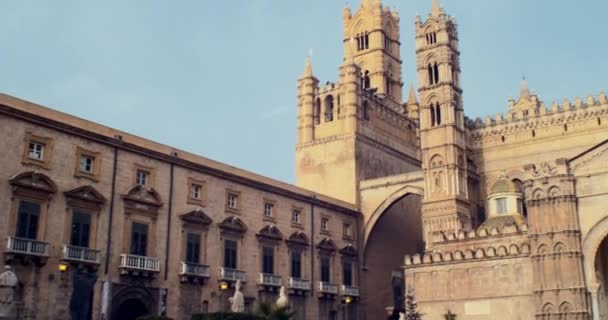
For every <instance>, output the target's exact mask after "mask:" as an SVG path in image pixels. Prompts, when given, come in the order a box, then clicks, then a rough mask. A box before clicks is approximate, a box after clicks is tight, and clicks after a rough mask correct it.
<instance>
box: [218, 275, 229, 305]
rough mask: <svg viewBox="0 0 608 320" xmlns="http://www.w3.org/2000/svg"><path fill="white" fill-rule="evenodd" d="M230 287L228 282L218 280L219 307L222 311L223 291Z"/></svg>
mask: <svg viewBox="0 0 608 320" xmlns="http://www.w3.org/2000/svg"><path fill="white" fill-rule="evenodd" d="M228 288H230V284H228V282H226V281H222V282H220V309H221V311H224V305H225V303H224V292H225V291H226V290H228Z"/></svg>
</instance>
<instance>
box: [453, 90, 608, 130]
mask: <svg viewBox="0 0 608 320" xmlns="http://www.w3.org/2000/svg"><path fill="white" fill-rule="evenodd" d="M589 107H608V97H607V96H606V94H605V93H603V92H601V93H600V94H599V95H598V96H597V98H596V97H594V96H587V98H586V99H585V101H583V100H582V99H581V98H580V97H576V98H575V99H574V101H573V102H570V100H568V99H566V100H564V101H563V103H562V104H558V103H557V102H556V101H554V102H552V103H551V107H550V108H547V107H546V106H545V104H544V103H543V102H540V107H539V108H538V111H537V112H536V114H525V112H523V111H522V112H507V116H505V115H504V114H503V113H497V114H496V116H494V117H492V116H486V118H485V120H482V119H481V118H479V117H477V118H476V119H475V120H472V119H470V118H468V117H467V118H466V119H465V122H466V126H467V128H468V129H470V130H478V129H485V128H489V127H496V126H501V125H507V126H508V125H510V124H515V123H519V122H522V121H530V120H541V121H542V120H544V119H543V118H544V117H547V118H550V117H552V116H555V115H571V114H573V113H574V114H576V113H580V111H582V110H585V109H586V108H589ZM589 111H597V110H589ZM568 112H573V113H568Z"/></svg>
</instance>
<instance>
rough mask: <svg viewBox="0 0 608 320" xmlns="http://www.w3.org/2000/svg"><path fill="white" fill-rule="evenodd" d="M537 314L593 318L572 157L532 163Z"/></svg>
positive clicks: (529, 185) (529, 188) (529, 182)
mask: <svg viewBox="0 0 608 320" xmlns="http://www.w3.org/2000/svg"><path fill="white" fill-rule="evenodd" d="M525 169H526V182H525V193H526V196H525V198H526V206H527V208H528V225H529V231H528V237H529V238H530V245H531V252H532V255H531V258H532V265H533V270H534V285H535V287H534V296H535V304H536V318H537V319H558V318H559V319H589V306H588V303H587V290H586V289H585V278H584V272H583V259H582V257H583V254H582V245H581V228H580V224H579V218H578V215H577V197H576V187H575V180H576V179H575V177H574V175H573V174H572V173H571V172H570V168H569V165H568V160H567V159H557V160H556V161H555V162H544V163H540V164H537V165H527V166H526V167H525Z"/></svg>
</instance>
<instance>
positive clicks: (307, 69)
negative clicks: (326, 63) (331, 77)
mask: <svg viewBox="0 0 608 320" xmlns="http://www.w3.org/2000/svg"><path fill="white" fill-rule="evenodd" d="M303 76H304V77H312V76H313V75H312V63H311V62H310V56H308V57H306V64H304V74H303Z"/></svg>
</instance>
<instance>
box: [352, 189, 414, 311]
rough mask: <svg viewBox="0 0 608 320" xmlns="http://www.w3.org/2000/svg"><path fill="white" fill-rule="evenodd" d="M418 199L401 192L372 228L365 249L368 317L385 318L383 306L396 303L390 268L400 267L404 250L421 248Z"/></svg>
mask: <svg viewBox="0 0 608 320" xmlns="http://www.w3.org/2000/svg"><path fill="white" fill-rule="evenodd" d="M421 203H422V197H420V196H418V195H413V194H408V195H406V196H404V197H403V198H401V199H399V200H397V201H395V202H394V203H393V204H392V205H391V206H390V207H389V208H388V209H387V210H386V211H385V212H383V213H382V216H381V217H380V219H379V220H378V221H377V222H376V225H375V226H374V228H373V229H372V232H371V234H370V236H369V239H368V241H367V244H366V246H365V251H364V254H365V256H364V260H365V266H366V267H367V270H368V271H367V273H366V274H365V277H364V283H363V287H364V289H365V292H366V296H365V298H366V300H367V315H368V319H385V318H386V316H387V314H386V309H385V308H386V307H393V306H394V303H395V301H394V300H395V295H396V293H395V290H394V289H395V288H394V284H393V278H392V271H395V270H401V267H402V265H403V257H404V256H405V255H406V254H413V253H416V252H422V251H423V250H424V243H423V241H422V218H421V212H420V206H421Z"/></svg>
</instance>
